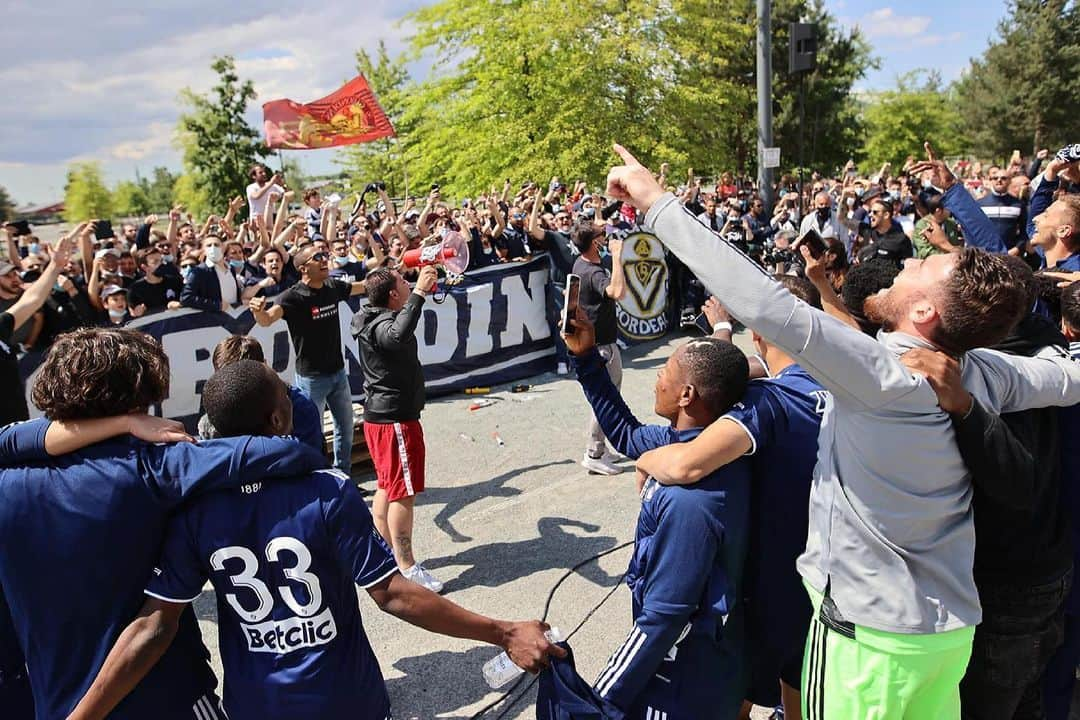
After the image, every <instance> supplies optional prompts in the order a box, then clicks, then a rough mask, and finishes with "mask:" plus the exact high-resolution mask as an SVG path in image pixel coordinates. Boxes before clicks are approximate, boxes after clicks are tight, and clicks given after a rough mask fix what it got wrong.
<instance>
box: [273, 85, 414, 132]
mask: <svg viewBox="0 0 1080 720" xmlns="http://www.w3.org/2000/svg"><path fill="white" fill-rule="evenodd" d="M263 128H264V130H265V131H266V144H267V145H268V146H269V147H272V148H283V149H286V150H312V149H315V148H327V147H337V146H339V145H353V144H355V143H365V142H371V141H372V140H378V139H379V138H384V137H391V136H393V135H394V126H393V125H392V124H391V123H390V118H388V117H386V113H385V112H383V109H382V107H381V106H380V105H379V101H378V100H376V99H375V93H373V92H372V91H371V88H370V87H368V84H367V80H365V79H364V76H363V75H360V76H358V77H356V78H354V79H352V80H350V81H349V82H347V83H345V85H344V86H343V87H342V88H340V89H339V90H336V91H335V92H333V93H331V94H330V95H327V96H326V97H324V98H322V99H321V100H316V101H314V102H310V103H307V104H306V105H304V104H300V103H298V102H294V101H293V100H272V101H270V102H268V103H265V104H264V105H263Z"/></svg>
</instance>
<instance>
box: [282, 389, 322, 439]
mask: <svg viewBox="0 0 1080 720" xmlns="http://www.w3.org/2000/svg"><path fill="white" fill-rule="evenodd" d="M289 400H291V401H292V424H293V429H292V434H293V435H294V436H295V437H296V439H297V440H299V441H300V442H302V443H306V444H307V445H309V446H311V448H313V449H314V450H318V451H319V452H324V448H325V446H326V440H325V438H324V436H323V414H322V410H321V409H320V408H317V407H315V403H314V402H312V401H311V398H310V397H308V395H307V393H305V392H304V391H303V390H301V389H300V388H298V387H296V386H295V385H290V386H289Z"/></svg>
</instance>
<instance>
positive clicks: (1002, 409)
mask: <svg viewBox="0 0 1080 720" xmlns="http://www.w3.org/2000/svg"><path fill="white" fill-rule="evenodd" d="M1063 353H1064V351H1059V350H1057V349H1056V348H1053V347H1047V348H1045V349H1044V351H1043V353H1040V356H1038V357H1021V356H1019V355H1007V354H1005V353H1002V352H998V351H997V350H989V349H985V348H979V349H977V350H970V351H968V353H967V354H966V355H965V358H964V361H965V362H967V363H974V364H975V365H977V366H979V369H980V371H981V372H979V373H978V374H977V376H974V374H973V376H969V375H968V373H966V372H965V374H964V379H965V381H968V380H972V381H977V382H979V384H980V386H981V389H982V390H983V391H984V392H979V389H978V388H977V387H976V386H975V385H971V384H968V383H967V382H965V385H967V387H968V389H969V390H971V391H972V393H973V394H974V395H975V396H976V397H977V398H978V399H979V400H980V401H982V402H983V403H984V404H985V405H986V408H987V410H989V411H991V412H993V413H999V414H1000V413H1010V412H1017V411H1019V410H1030V409H1031V408H1041V407H1070V406H1072V405H1076V404H1077V403H1080V363H1076V362H1074V361H1073V360H1071V359H1070V358H1069V357H1067V356H1066V355H1064V354H1063Z"/></svg>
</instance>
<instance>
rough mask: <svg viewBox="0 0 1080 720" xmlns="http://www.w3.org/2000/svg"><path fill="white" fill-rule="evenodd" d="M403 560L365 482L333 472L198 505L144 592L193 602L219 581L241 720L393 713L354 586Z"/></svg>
mask: <svg viewBox="0 0 1080 720" xmlns="http://www.w3.org/2000/svg"><path fill="white" fill-rule="evenodd" d="M396 569H397V565H396V564H395V562H394V558H393V554H392V552H391V551H390V548H389V547H387V545H386V543H385V542H383V540H382V538H381V537H379V534H378V533H377V532H376V531H375V527H374V524H373V522H372V518H371V513H370V512H368V509H367V506H366V505H364V502H363V500H362V499H361V497H360V493H359V491H357V489H356V488H355V487H354V486H353V485H352V483H351V482H350V481H349V478H348V477H346V476H345V475H344V474H342V473H340V472H337V471H335V470H323V471H319V472H314V473H311V474H310V475H306V476H303V477H299V478H296V479H293V480H289V481H285V482H277V483H270V484H266V483H258V482H253V483H250V484H247V485H241V486H240V487H238V488H234V489H231V490H223V491H221V492H217V493H211V494H208V495H204V496H202V497H200V498H198V499H197V500H195V501H193V502H191V503H190V504H188V505H187V506H186V507H185V508H184V510H183V511H182V512H180V513H179V514H177V516H176V517H175V518H174V519H173V522H172V523H171V525H170V527H169V533H168V539H167V541H166V544H165V549H164V551H163V556H162V560H161V562H160V563H159V566H158V567H157V568H155V570H154V577H152V578H151V580H150V583H149V585H148V587H147V590H146V592H147V594H148V595H152V596H154V597H157V598H161V599H163V600H171V601H174V602H188V601H190V600H192V599H194V598H195V597H197V596H198V595H199V593H200V592H201V589H202V586H203V583H204V582H205V581H206V579H207V578H209V579H210V581H211V582H212V583H213V585H214V590H215V591H216V592H217V600H218V636H219V645H220V647H221V659H222V665H223V666H224V669H225V694H224V700H225V711H226V712H227V713H228V715H229V717H230V718H231V719H232V720H248V719H251V720H273V719H275V718H282V720H284V719H285V718H316V717H317V718H327V719H332V718H354V719H356V720H383V718H385V717H387V715H388V714H389V710H390V701H389V698H388V697H387V694H386V686H385V684H384V683H383V678H382V673H381V672H380V670H379V663H378V660H376V658H375V653H374V652H373V651H372V649H371V645H370V644H369V643H368V640H367V636H366V635H365V634H364V626H363V623H362V622H361V619H360V608H359V606H358V604H357V598H356V587H355V586H356V585H360V586H361V587H370V586H372V585H375V584H376V583H379V582H380V581H382V580H384V579H386V578H387V577H389V576H390V575H391V574H392V573H393V572H395V571H396Z"/></svg>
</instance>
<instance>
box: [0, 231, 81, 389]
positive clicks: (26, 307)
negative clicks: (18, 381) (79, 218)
mask: <svg viewBox="0 0 1080 720" xmlns="http://www.w3.org/2000/svg"><path fill="white" fill-rule="evenodd" d="M84 227H85V223H83V224H82V225H79V226H78V227H76V228H75V229H74V230H72V231H71V232H70V233H68V234H67V235H65V236H64V237H62V238H60V241H59V242H57V243H56V247H54V248H53V252H52V262H50V263H49V264H48V266H47V267H46V268H45V271H44V272H42V273H41V277H39V278H38V279H37V280H35V281H34V282H33V284H32V285H30V287H28V288H27V289H26V290H24V291H23V294H22V295H21V296H20V297H19V299H18V300H16V301H15V304H14V305H12V306H11V307H9V308H8V309H7V313H8V314H9V315H11V317H12V318H13V319H14V326H15V327H16V328H18V327H19V326H20V325H22V324H23V323H25V322H26V321H27V320H29V319H30V317H31V316H32V315H33V314H34V313H36V312H37V311H38V310H40V309H41V306H42V305H44V304H45V301H46V300H48V299H49V294H50V293H51V292H52V290H53V286H54V285H56V278H57V277H58V276H59V275H60V271H61V269H62V268H63V267H64V266H65V265H67V261H68V256H69V255H70V254H71V247H72V245H73V244H74V240H73V239H72V236H73V235H74V234H76V233H79V232H81V231H82V229H83V228H84ZM11 391H12V389H11V388H8V389H7V390H5V392H11Z"/></svg>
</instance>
